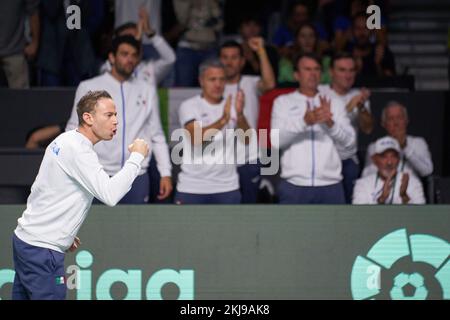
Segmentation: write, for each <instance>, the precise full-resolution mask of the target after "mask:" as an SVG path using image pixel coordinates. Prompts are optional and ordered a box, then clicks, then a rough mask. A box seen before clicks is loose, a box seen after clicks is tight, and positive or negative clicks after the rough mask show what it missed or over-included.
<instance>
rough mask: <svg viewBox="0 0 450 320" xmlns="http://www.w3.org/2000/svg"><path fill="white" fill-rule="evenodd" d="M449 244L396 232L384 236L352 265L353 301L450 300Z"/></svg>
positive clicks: (427, 237) (432, 238)
mask: <svg viewBox="0 0 450 320" xmlns="http://www.w3.org/2000/svg"><path fill="white" fill-rule="evenodd" d="M449 257H450V244H449V243H448V242H447V241H445V240H443V239H439V238H437V237H434V236H431V235H426V234H412V235H409V236H408V234H407V231H406V229H400V230H397V231H394V232H392V233H389V234H388V235H386V236H384V237H383V238H381V239H380V240H378V242H377V243H375V244H374V245H373V247H372V248H371V249H370V250H369V252H368V253H367V255H366V257H362V256H358V257H357V258H356V260H355V262H354V264H353V269H352V275H351V291H352V296H353V299H356V300H367V299H371V300H375V299H392V300H426V299H433V300H436V299H445V300H449V299H450V259H449Z"/></svg>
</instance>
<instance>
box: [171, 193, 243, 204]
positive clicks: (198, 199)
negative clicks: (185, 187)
mask: <svg viewBox="0 0 450 320" xmlns="http://www.w3.org/2000/svg"><path fill="white" fill-rule="evenodd" d="M240 203H241V193H240V192H239V190H234V191H230V192H221V193H211V194H193V193H185V192H178V191H177V192H176V194H175V204H240Z"/></svg>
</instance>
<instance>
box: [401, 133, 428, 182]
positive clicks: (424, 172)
mask: <svg viewBox="0 0 450 320" xmlns="http://www.w3.org/2000/svg"><path fill="white" fill-rule="evenodd" d="M413 141H414V143H413V144H409V143H408V144H407V145H406V147H405V149H403V154H404V155H405V157H406V160H407V161H408V164H409V165H410V166H411V167H412V168H413V169H414V170H415V171H416V172H417V173H418V174H419V175H420V176H421V177H426V176H428V175H430V174H432V173H433V161H432V160H431V153H430V150H429V149H428V145H427V143H426V142H425V140H424V139H423V138H415V139H414V140H413Z"/></svg>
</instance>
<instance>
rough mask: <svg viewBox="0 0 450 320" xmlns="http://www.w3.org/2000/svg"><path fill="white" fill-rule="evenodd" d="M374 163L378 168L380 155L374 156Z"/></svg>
mask: <svg viewBox="0 0 450 320" xmlns="http://www.w3.org/2000/svg"><path fill="white" fill-rule="evenodd" d="M371 158H372V162H373V163H374V164H375V165H376V166H377V167H378V159H379V158H380V156H379V155H378V154H376V153H375V154H373V155H372V157H371Z"/></svg>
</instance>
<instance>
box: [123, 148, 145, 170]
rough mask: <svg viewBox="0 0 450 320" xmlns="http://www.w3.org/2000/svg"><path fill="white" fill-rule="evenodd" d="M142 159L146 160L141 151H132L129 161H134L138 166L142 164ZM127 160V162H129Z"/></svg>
mask: <svg viewBox="0 0 450 320" xmlns="http://www.w3.org/2000/svg"><path fill="white" fill-rule="evenodd" d="M142 160H144V156H143V155H142V154H141V153H139V152H132V153H131V155H130V157H129V158H128V161H129V162H131V163H134V164H135V165H137V166H139V167H140V166H141V163H142ZM128 161H127V162H128Z"/></svg>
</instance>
